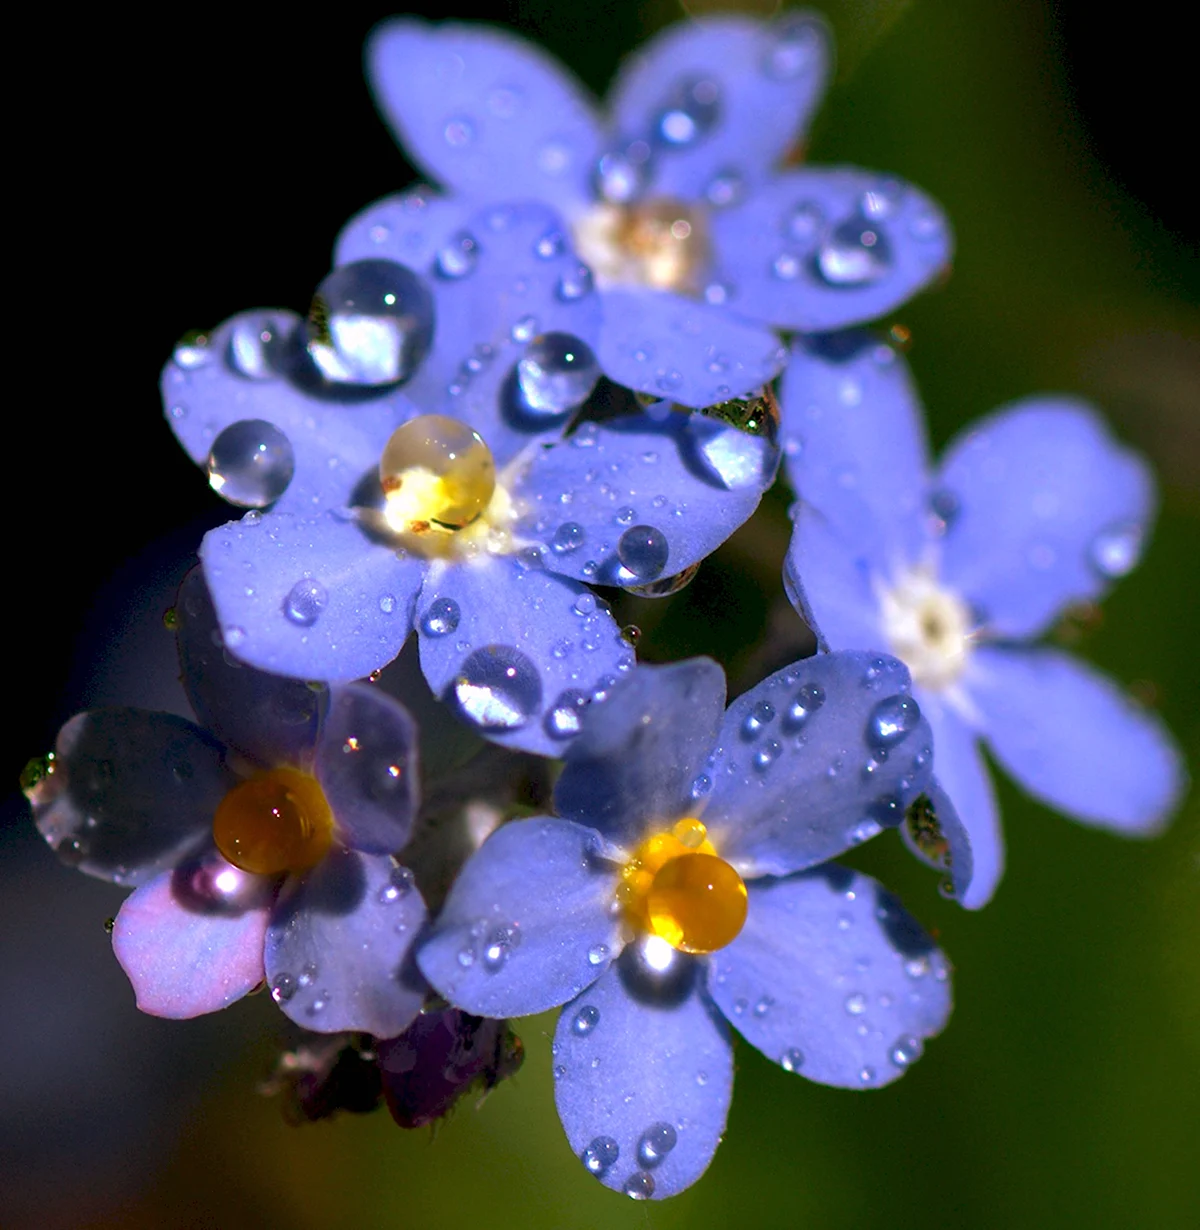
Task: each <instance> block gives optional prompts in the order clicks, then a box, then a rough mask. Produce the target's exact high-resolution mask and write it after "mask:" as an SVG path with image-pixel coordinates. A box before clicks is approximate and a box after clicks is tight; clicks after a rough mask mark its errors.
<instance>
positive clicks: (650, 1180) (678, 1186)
mask: <svg viewBox="0 0 1200 1230" xmlns="http://www.w3.org/2000/svg"><path fill="white" fill-rule="evenodd" d="M676 955H677V957H679V960H678V962H677V963H678V965H679V974H680V976H679V977H677V978H675V979H673V980H671V981H670V982H669V983H668V984H667V985H666V986H663V987H656V986H655V985H653V984H652V983H650V982H648V981H647V980H645V979H644V978H643V977H642V971H641V970H639V969H638V968H637V963H636V961H635V959H634V958H635V956H636V948H635V946H632V945H631V946H630V947H629V948H627V949H626V950H625V952H624V953H623V954H622V957H621V960H620V961H618V962H616V963H614V964H613V965H612V967H611V968H610V969H609V970H608V972H607V973H606V974H605V975H604V977H603V978H601V979H600V980H599V981H598V982H596V983H595V985H594V986H591V987H589V988H588V989H587V990H586V991H584V993H583V994H582V995H580V996H579V998H578V999H576V1000H574V1001H573V1002H572V1003H569V1004H567V1005H566V1007H565V1008H563V1010H562V1015H561V1016H560V1017H559V1018H558V1026H557V1028H556V1029H555V1031H554V1062H555V1067H554V1100H555V1104H556V1105H557V1106H558V1116H559V1118H560V1119H561V1120H562V1125H563V1130H564V1131H565V1132H566V1134H567V1139H568V1140H569V1141H570V1144H571V1148H572V1150H573V1151H574V1153H575V1156H576V1157H578V1158H579V1159H580V1161H581V1162H582V1163H583V1165H584V1166H585V1167H586V1168H587V1169H588V1171H589V1172H590V1173H592V1174H594V1175H595V1176H596V1178H598V1179H599V1180H600V1182H601V1183H603V1184H604V1185H605V1186H606V1187H611V1188H613V1189H614V1190H615V1191H619V1192H622V1191H623V1192H625V1193H626V1194H627V1195H632V1196H634V1197H636V1198H641V1199H645V1198H648V1197H650V1198H654V1199H659V1198H662V1197H664V1196H673V1195H675V1194H676V1193H677V1192H681V1191H683V1190H684V1188H686V1187H690V1186H691V1185H692V1184H693V1183H695V1182H696V1180H697V1179H698V1178H699V1177H700V1176H701V1175H702V1174H703V1173H704V1171H705V1170H706V1169H707V1168H708V1164H709V1162H710V1161H711V1160H712V1156H713V1154H714V1153H715V1152H716V1148H717V1145H718V1144H719V1143H720V1140H721V1134H722V1133H723V1132H724V1130H725V1118H726V1116H727V1115H728V1113H729V1101H730V1098H731V1097H732V1095H733V1049H732V1046H731V1045H730V1041H731V1040H730V1035H729V1028H728V1026H727V1025H726V1024H725V1022H724V1021H723V1020H721V1018H720V1016H719V1015H718V1014H717V1012H716V1011H715V1009H714V1008H713V1006H712V1004H711V1003H710V1002H709V999H708V996H707V995H705V993H704V989H703V986H702V983H703V966H702V964H701V963H700V962H698V961H695V960H694V959H690V958H686V957H682V956H681V954H676Z"/></svg>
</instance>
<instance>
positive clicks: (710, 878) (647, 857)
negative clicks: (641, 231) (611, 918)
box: [617, 816, 747, 953]
mask: <svg viewBox="0 0 1200 1230" xmlns="http://www.w3.org/2000/svg"><path fill="white" fill-rule="evenodd" d="M617 900H618V901H619V902H620V904H621V907H622V909H623V910H624V913H625V917H626V919H627V921H628V922H629V923H630V924H631V925H632V926H633V927H635V928H636V929H637V930H639V931H644V932H646V931H648V932H650V933H651V934H652V935H656V936H658V937H659V938H660V939H663V940H665V941H666V942H667V943H668V944H670V945H671V946H672V947H674V948H678V949H679V950H680V951H681V952H695V953H703V952H715V951H716V950H717V949H718V948H724V947H725V945H726V944H729V943H732V941H733V940H735V939H736V938H737V936H738V934H739V932H740V931H741V929H742V926H743V925H744V924H745V921H746V905H747V900H746V885H745V883H744V882H743V880H742V877H741V876H740V875H738V873H737V872H736V871H735V870H734V869H733V868H732V867H731V866H730V865H729V864H728V863H727V862H726V861H725V860H724V859H723V858H720V857H719V856H718V855H717V852H716V850H715V849H714V848H713V844H712V842H710V841H709V840H708V832H707V830H706V829H705V827H704V825H703V824H701V823H700V821H699V820H697V819H696V818H695V817H693V816H685V817H684V818H683V819H682V820H680V821H678V822H677V823H676V824H675V825H674V826H673V827H672V828H671V829H669V830H667V831H666V832H662V833H654V834H652V835H651V836H649V837H647V838H646V839H645V841H643V842H642V843H641V845H639V846H638V848H637V850H635V851H634V855H633V857H632V858H631V859H630V860H629V862H628V863H626V864H625V866H624V868H622V871H621V883H620V885H619V887H618V889H617Z"/></svg>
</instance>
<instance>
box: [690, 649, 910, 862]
mask: <svg viewBox="0 0 1200 1230" xmlns="http://www.w3.org/2000/svg"><path fill="white" fill-rule="evenodd" d="M930 743H931V733H930V729H929V723H928V722H927V721H926V720H925V718H924V717H923V716H922V714H921V711H920V708H919V706H918V705H917V703H916V702H915V701H914V700H913V698H912V695H911V684H910V681H909V675H908V670H907V669H906V668H905V666H904V664H903V663H901V662H898V661H897V660H896V659H895V658H889V657H883V656H881V655H879V654H872V653H863V652H860V651H847V652H838V653H828V654H817V655H816V656H815V657H812V658H808V659H806V660H805V661H803V662H797V663H796V664H795V665H793V666H789V667H786V668H785V669H783V670H781V671H778V672H776V673H775V674H774V675H772V676H770V678H768V679H765V680H764V681H763V682H762V683H760V684H759V685H758V686H757V687H754V688H751V689H750V691H749V692H746V693H744V694H743V695H741V696H739V697H738V698H737V700H735V701H734V702H733V704H731V705H730V706H729V710H728V712H727V713H726V714H725V720H724V722H723V723H722V726H721V734H720V738H719V741H718V745H717V750H716V751H715V752H714V753H713V757H712V761H711V763H710V765H709V767H708V768H706V770H705V777H706V779H707V780H708V782H709V783H710V784H711V790H712V793H711V796H710V798H709V800H708V804H707V806H706V807H705V808H704V810H703V811H702V812H701V817H702V819H703V820H704V823H705V824H706V825H707V826H708V831H709V836H710V838H711V840H712V842H713V844H714V845H715V846H716V848H717V850H718V851H719V852H720V854H721V857H722V858H726V859H728V860H729V861H730V862H732V863H733V864H734V865H735V866H737V867H739V869H742V870H743V874H749V875H786V874H788V873H789V872H792V871H800V870H802V869H803V868H805V867H811V866H813V865H814V864H816V863H819V862H824V861H825V860H826V859H827V858H831V857H833V856H834V855H835V854H840V853H841V852H842V851H843V850H846V849H848V848H849V847H850V846H855V845H859V844H861V843H862V842H864V841H866V840H868V839H869V838H871V837H874V836H875V835H876V834H877V833H879V832H881V831H882V830H883V828H885V827H890V826H893V825H896V824H899V823H900V821H901V820H902V819H903V817H904V809H905V807H906V806H907V805H908V804H909V803H910V802H911V801H912V800H913V799H914V798H916V796H917V795H918V794H920V792H921V791H922V790H923V789H924V788H925V785H926V784H927V782H928V780H929V774H930V771H931V768H930V766H931V763H932V755H931V751H930Z"/></svg>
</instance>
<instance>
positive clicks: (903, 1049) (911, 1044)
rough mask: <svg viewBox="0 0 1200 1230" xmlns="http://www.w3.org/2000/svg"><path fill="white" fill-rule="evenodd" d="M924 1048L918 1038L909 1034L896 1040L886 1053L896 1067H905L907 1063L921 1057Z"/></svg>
mask: <svg viewBox="0 0 1200 1230" xmlns="http://www.w3.org/2000/svg"><path fill="white" fill-rule="evenodd" d="M924 1049H925V1048H924V1046H923V1045H922V1043H921V1039H920V1038H917V1037H914V1036H912V1035H909V1036H907V1037H904V1038H901V1039H900V1040H899V1041H898V1042H896V1044H895V1045H894V1046H893V1047H892V1049H891V1051H890V1052H889V1053H888V1058H889V1059H891V1061H892V1063H893V1064H895V1065H896V1067H898V1068H907V1067H908V1065H909V1064H911V1063H915V1062H916V1061H917V1060H918V1059H920V1058H921V1053H922V1051H923V1050H924Z"/></svg>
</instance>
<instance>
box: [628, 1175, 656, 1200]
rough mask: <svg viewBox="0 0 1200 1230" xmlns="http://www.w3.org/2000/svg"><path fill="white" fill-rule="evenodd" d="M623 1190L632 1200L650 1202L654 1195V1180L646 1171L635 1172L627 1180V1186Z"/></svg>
mask: <svg viewBox="0 0 1200 1230" xmlns="http://www.w3.org/2000/svg"><path fill="white" fill-rule="evenodd" d="M621 1190H622V1191H623V1192H624V1193H625V1195H627V1196H628V1197H629V1198H630V1200H649V1199H650V1197H651V1196H653V1195H654V1179H653V1177H652V1176H651V1175H648V1174H647V1173H646V1172H645V1171H644V1170H635V1171H634V1172H633V1174H631V1175H630V1176H629V1178H628V1179H626V1180H625V1186H624V1187H622V1188H621Z"/></svg>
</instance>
